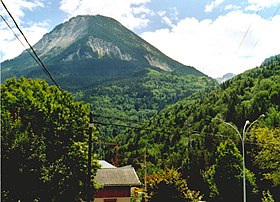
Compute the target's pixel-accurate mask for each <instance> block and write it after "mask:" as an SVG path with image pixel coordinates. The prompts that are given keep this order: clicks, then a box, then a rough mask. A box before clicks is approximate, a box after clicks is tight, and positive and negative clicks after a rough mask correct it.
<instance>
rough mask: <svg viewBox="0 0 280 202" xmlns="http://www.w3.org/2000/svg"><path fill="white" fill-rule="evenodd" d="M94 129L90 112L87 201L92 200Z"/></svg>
mask: <svg viewBox="0 0 280 202" xmlns="http://www.w3.org/2000/svg"><path fill="white" fill-rule="evenodd" d="M92 130H93V114H92V112H90V114H89V138H88V179H87V180H88V182H87V188H88V191H87V192H88V196H87V202H90V199H91V191H92V190H91V188H92V187H91V151H92Z"/></svg>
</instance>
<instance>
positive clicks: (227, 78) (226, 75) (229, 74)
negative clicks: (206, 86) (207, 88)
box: [216, 73, 235, 83]
mask: <svg viewBox="0 0 280 202" xmlns="http://www.w3.org/2000/svg"><path fill="white" fill-rule="evenodd" d="M233 77H235V74H233V73H227V74H225V75H224V76H222V77H219V78H216V81H218V83H223V82H225V81H227V80H229V79H231V78H233Z"/></svg>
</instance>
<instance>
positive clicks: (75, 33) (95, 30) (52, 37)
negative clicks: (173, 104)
mask: <svg viewBox="0 0 280 202" xmlns="http://www.w3.org/2000/svg"><path fill="white" fill-rule="evenodd" d="M34 49H35V50H36V53H37V55H39V57H40V59H41V60H42V61H43V63H44V64H45V66H46V67H47V68H48V69H49V71H50V72H51V73H52V74H53V76H54V77H55V79H56V80H57V81H58V82H59V83H60V84H61V85H62V87H64V88H65V89H68V90H71V89H79V88H83V87H85V86H90V85H96V84H98V83H100V82H102V81H106V80H112V79H113V80H114V79H115V80H117V79H119V78H122V79H123V78H129V77H131V76H132V75H135V74H139V72H143V71H144V70H145V69H146V68H152V69H155V70H157V71H166V72H180V73H182V74H192V75H196V76H205V75H204V74H203V73H201V72H199V71H198V70H196V69H195V68H193V67H190V66H185V65H182V64H180V63H178V62H176V61H174V60H172V59H171V58H169V57H168V56H166V55H164V54H163V53H162V52H160V51H159V50H158V49H156V48H155V47H153V46H152V45H150V44H149V43H147V42H146V41H144V40H143V39H142V38H140V37H139V36H138V35H136V34H134V33H133V32H131V31H130V30H128V29H127V28H125V27H124V26H123V25H121V24H120V23H119V22H117V21H116V20H114V19H112V18H108V17H104V16H100V15H97V16H89V15H86V16H77V17H74V18H72V19H70V20H69V21H67V22H65V23H63V24H60V25H58V26H56V27H55V28H54V29H53V30H52V31H51V32H50V33H48V34H45V35H44V36H43V38H42V39H41V40H40V41H39V42H37V43H36V44H35V45H34ZM1 71H2V72H1V73H2V81H5V79H7V78H9V77H14V76H16V77H19V76H25V77H40V78H44V79H47V77H46V76H45V75H44V74H43V72H42V70H41V69H40V68H38V65H37V64H36V62H34V60H33V59H32V58H31V57H30V56H29V54H28V53H27V51H24V52H23V53H22V54H21V55H19V56H18V57H16V58H14V59H12V60H8V61H5V62H4V63H3V64H2V68H1Z"/></svg>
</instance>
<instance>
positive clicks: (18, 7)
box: [0, 0, 280, 77]
mask: <svg viewBox="0 0 280 202" xmlns="http://www.w3.org/2000/svg"><path fill="white" fill-rule="evenodd" d="M1 1H3V2H4V3H5V4H6V6H7V8H8V9H9V10H10V12H11V13H12V15H13V16H14V17H15V19H16V21H17V22H18V24H19V25H20V27H21V28H22V30H23V32H24V33H25V35H26V36H27V38H28V40H29V41H30V42H31V43H32V44H35V43H36V42H37V41H38V40H39V39H40V38H41V37H42V36H43V35H44V34H46V33H47V32H49V31H51V30H52V29H53V28H54V27H55V26H56V25H58V24H60V23H63V22H64V21H66V20H68V19H69V18H71V17H73V16H76V15H82V14H92V15H96V14H101V15H105V16H109V17H113V18H115V19H116V20H118V21H119V22H121V23H122V24H123V25H124V26H126V27H127V28H129V29H131V30H132V31H134V32H135V33H137V34H138V35H139V36H141V37H142V38H144V39H145V40H146V41H148V42H149V43H151V44H152V45H154V46H155V47H157V48H158V49H160V50H161V51H162V52H163V53H165V54H166V55H168V56H169V57H171V58H173V59H175V60H177V61H179V62H181V63H183V64H185V65H191V66H194V67H195V68H196V69H198V70H200V71H202V72H203V73H205V74H207V75H209V76H211V77H219V76H222V75H224V74H226V73H229V72H231V73H235V74H238V73H241V72H243V71H245V70H247V69H250V68H254V67H256V66H259V65H260V64H261V62H262V61H263V60H264V59H265V58H267V57H269V56H272V55H276V54H280V37H279V36H280V9H279V7H280V0H1ZM0 13H1V15H2V16H3V17H4V18H5V19H7V20H8V21H9V23H10V25H11V26H12V27H14V25H13V23H12V21H11V20H10V19H9V17H8V15H7V13H6V11H5V10H4V8H3V6H2V4H1V5H0ZM0 22H1V24H0V36H1V37H0V57H1V58H0V61H4V60H6V59H11V58H14V57H15V56H17V55H19V54H20V53H21V52H22V51H23V49H24V47H23V46H22V45H21V44H20V43H19V42H18V41H17V40H16V38H15V37H14V35H13V33H12V32H11V31H10V30H9V29H8V28H7V25H6V24H5V23H4V21H3V20H2V19H1V20H0ZM14 31H15V32H16V33H18V32H17V30H16V29H15V28H14ZM26 47H27V46H26Z"/></svg>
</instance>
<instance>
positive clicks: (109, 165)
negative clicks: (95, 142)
mask: <svg viewBox="0 0 280 202" xmlns="http://www.w3.org/2000/svg"><path fill="white" fill-rule="evenodd" d="M98 164H100V165H101V168H116V167H115V166H113V165H112V164H110V163H108V162H107V161H104V160H99V161H98Z"/></svg>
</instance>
